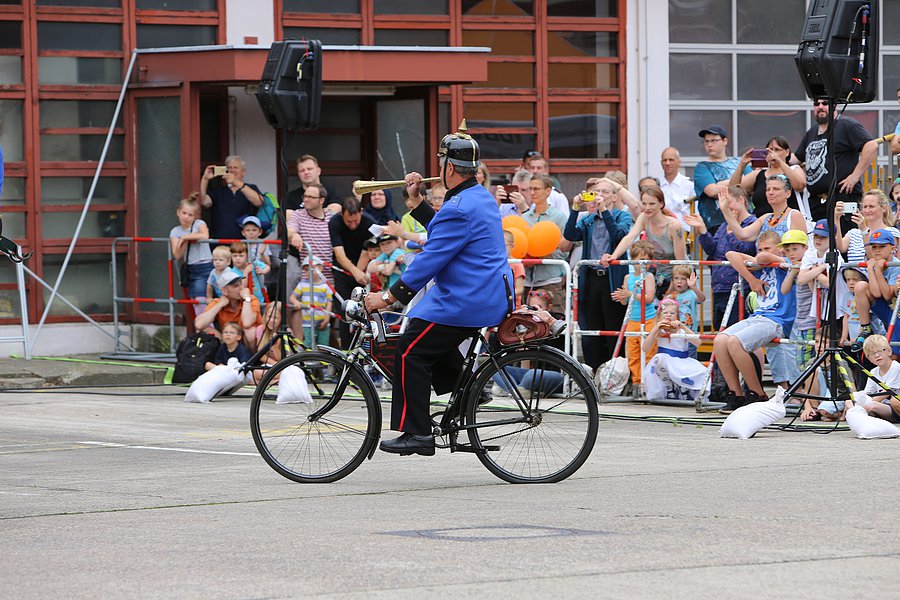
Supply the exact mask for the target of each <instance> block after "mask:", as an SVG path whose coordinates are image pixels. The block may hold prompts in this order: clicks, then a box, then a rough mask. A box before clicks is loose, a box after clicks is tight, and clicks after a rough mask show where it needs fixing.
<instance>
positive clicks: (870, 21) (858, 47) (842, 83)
mask: <svg viewBox="0 0 900 600" xmlns="http://www.w3.org/2000/svg"><path fill="white" fill-rule="evenodd" d="M794 60H795V61H796V62H797V68H798V69H799V70H800V77H801V78H802V79H803V86H804V87H805V88H806V93H807V94H808V95H809V97H810V98H834V99H835V100H836V101H837V102H838V103H839V104H843V103H845V102H849V103H860V102H871V101H872V100H874V99H875V96H876V95H877V93H878V88H877V86H878V2H877V0H870V1H865V0H812V1H811V2H810V3H809V12H808V13H807V15H806V21H805V22H804V24H803V37H802V38H801V41H800V47H799V49H798V50H797V55H796V56H795V57H794Z"/></svg>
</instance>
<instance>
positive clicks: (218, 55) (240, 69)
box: [136, 45, 491, 94]
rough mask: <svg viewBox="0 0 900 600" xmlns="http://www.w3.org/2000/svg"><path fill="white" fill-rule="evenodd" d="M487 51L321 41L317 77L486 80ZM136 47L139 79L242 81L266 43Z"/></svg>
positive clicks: (385, 81) (252, 79)
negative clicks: (327, 43)
mask: <svg viewBox="0 0 900 600" xmlns="http://www.w3.org/2000/svg"><path fill="white" fill-rule="evenodd" d="M490 51H491V49H490V48H480V47H465V46H463V47H445V46H440V47H431V46H427V47H426V46H322V83H323V85H325V86H326V87H327V86H329V85H331V84H338V86H340V84H356V85H359V84H372V85H394V86H413V85H446V84H453V83H471V82H479V81H487V65H488V62H487V58H488V55H489V54H490ZM136 52H137V53H138V59H137V66H138V68H139V71H138V73H139V74H138V80H139V82H141V83H150V84H165V83H173V84H174V83H185V82H190V83H201V84H202V83H216V84H236V85H246V84H248V83H258V82H259V78H260V76H261V75H262V71H263V66H264V65H265V62H266V58H267V56H268V54H269V48H268V47H267V46H250V45H225V46H184V47H174V48H147V49H138V50H137V51H136ZM326 93H327V89H326ZM361 94H364V92H361Z"/></svg>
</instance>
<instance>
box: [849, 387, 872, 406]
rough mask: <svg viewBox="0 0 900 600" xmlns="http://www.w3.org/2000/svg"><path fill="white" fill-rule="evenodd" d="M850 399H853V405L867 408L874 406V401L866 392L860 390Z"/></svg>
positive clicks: (853, 393) (852, 393) (851, 394)
mask: <svg viewBox="0 0 900 600" xmlns="http://www.w3.org/2000/svg"><path fill="white" fill-rule="evenodd" d="M850 397H851V398H853V403H854V404H856V405H857V406H862V407H863V408H866V407H867V406H869V404H872V403H873V402H874V400H872V398H871V397H870V396H869V395H868V394H867V393H866V392H865V390H859V391H856V392H851V393H850Z"/></svg>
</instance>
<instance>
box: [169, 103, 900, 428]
mask: <svg viewBox="0 0 900 600" xmlns="http://www.w3.org/2000/svg"><path fill="white" fill-rule="evenodd" d="M812 115H813V118H814V124H813V126H812V127H811V128H810V129H809V130H808V131H807V132H806V133H805V134H804V136H803V137H802V139H801V140H800V142H799V144H798V145H797V147H796V148H792V147H791V144H790V143H789V141H788V140H787V139H786V138H785V137H783V136H782V135H778V132H772V135H771V137H770V138H769V140H768V141H767V142H766V144H765V147H764V148H759V149H756V148H748V149H746V151H744V152H742V153H741V154H740V155H739V156H729V155H728V148H729V139H728V131H727V130H726V129H725V128H724V127H723V126H721V125H717V124H711V125H709V126H708V127H705V128H704V129H702V130H700V131H699V132H698V135H699V138H700V141H701V142H700V143H701V144H702V148H703V150H704V154H705V159H704V160H701V161H700V162H699V163H698V164H697V165H696V166H695V168H694V170H693V173H692V177H688V176H687V175H686V174H685V173H684V172H683V169H682V168H681V153H680V152H679V149H678V148H675V147H668V148H666V149H665V150H663V152H662V154H661V156H660V162H659V176H658V177H645V178H643V179H641V180H640V181H639V182H638V183H637V185H636V186H635V187H634V188H632V187H631V186H630V185H629V180H628V179H627V177H626V175H625V174H624V173H622V172H620V171H609V172H606V173H602V174H598V175H597V176H592V177H589V178H587V179H586V181H585V182H584V185H583V190H582V191H581V192H580V193H578V194H575V195H574V197H572V198H571V199H570V198H567V196H566V195H565V194H564V193H563V191H562V189H561V185H560V183H559V181H558V180H557V179H556V178H554V177H553V175H552V174H551V163H550V161H549V160H548V159H547V157H545V156H543V155H542V154H540V153H539V152H536V151H529V152H527V153H525V155H524V156H523V158H522V161H521V164H520V165H519V166H518V168H516V169H515V171H514V172H513V173H512V174H511V175H510V176H509V177H504V178H502V179H501V178H498V180H493V179H492V177H491V174H490V172H489V171H488V169H487V168H486V167H485V166H484V165H482V166H480V167H479V169H478V172H477V175H476V179H477V182H478V184H480V185H483V186H484V187H485V188H487V189H488V190H489V191H490V192H491V193H492V194H493V196H494V197H495V198H496V200H497V204H498V215H499V217H500V218H503V217H509V216H517V217H521V218H522V219H524V220H525V221H526V222H527V223H528V224H529V225H532V226H533V225H535V224H538V223H541V222H544V221H549V222H550V223H553V224H554V225H555V226H556V227H557V228H558V229H559V232H560V234H561V235H560V241H559V244H558V246H557V247H556V249H555V250H553V252H551V253H550V254H549V255H547V256H546V257H545V258H549V259H556V260H557V261H568V262H569V263H570V265H572V266H573V267H575V268H576V269H577V275H576V276H577V279H578V295H577V315H578V317H577V318H578V321H579V326H580V327H581V329H583V330H587V331H602V332H607V333H613V334H616V333H619V332H621V331H627V332H638V331H640V332H643V333H644V334H645V335H643V336H627V337H626V338H625V339H626V343H625V344H624V346H625V348H626V355H627V361H628V367H629V369H630V371H631V380H632V382H633V388H632V389H633V393H634V394H635V395H636V396H643V395H644V394H645V393H646V397H647V398H648V399H651V400H652V399H666V398H667V399H675V398H680V399H694V398H695V397H696V394H698V393H701V389H700V386H698V385H696V383H697V381H696V380H697V377H698V373H701V372H702V370H703V368H704V367H703V366H702V364H701V363H699V362H698V361H697V346H698V345H699V344H700V342H699V339H700V338H699V337H698V336H697V335H696V334H698V333H701V328H700V327H701V323H702V322H703V319H701V307H702V306H703V304H705V303H708V304H710V305H711V309H710V310H709V311H707V312H708V313H709V314H711V316H712V319H711V323H709V327H710V328H709V329H708V331H712V332H713V333H715V334H716V335H715V339H714V341H713V352H714V356H715V362H716V366H717V369H716V370H717V372H718V375H719V376H720V378H721V388H722V391H721V394H720V396H719V397H718V398H717V399H719V400H721V401H723V402H724V403H725V408H723V412H730V411H732V410H734V409H736V408H738V407H740V406H742V405H744V404H747V403H750V402H756V401H760V400H765V399H766V393H765V391H764V389H763V386H762V377H761V373H762V365H764V364H766V363H768V365H769V368H770V370H771V374H772V380H773V382H774V383H775V385H778V386H781V387H788V386H789V385H791V384H792V383H793V382H795V381H796V380H797V379H798V378H799V377H800V374H801V372H803V370H804V368H805V367H806V365H807V364H808V363H809V362H810V361H811V360H812V358H813V356H815V354H816V352H815V351H814V346H815V345H816V344H817V343H819V342H820V340H821V338H822V330H821V324H822V322H823V320H824V315H825V314H826V313H827V311H828V310H829V307H828V306H826V305H825V303H824V300H825V298H826V297H827V294H826V293H825V290H827V287H828V285H829V274H828V265H827V264H826V260H825V258H826V252H827V249H828V239H829V235H832V234H833V235H834V236H835V237H836V245H837V248H838V250H839V252H840V253H841V255H842V260H843V262H844V263H845V264H842V265H841V267H840V274H839V277H838V278H837V282H838V288H837V306H836V307H834V309H835V310H836V311H837V315H838V319H839V323H840V332H839V335H840V340H841V342H842V343H844V344H846V346H847V348H848V349H849V350H850V351H853V352H858V353H860V354H861V356H860V360H861V361H862V364H864V365H866V364H867V365H869V366H870V367H871V368H872V369H876V368H877V369H879V373H880V374H882V375H884V377H885V381H883V382H884V383H889V387H894V384H896V387H897V388H900V375H896V373H897V372H900V366H898V365H897V364H896V363H894V362H888V359H885V358H884V357H885V355H886V356H887V357H890V356H891V355H892V354H897V353H896V352H894V350H893V349H892V347H891V343H893V342H897V341H898V340H900V332H898V331H897V330H896V329H895V328H894V327H893V323H892V312H893V304H894V301H895V298H896V296H897V294H898V292H900V281H898V276H900V267H897V266H893V265H891V264H890V263H891V262H892V261H894V260H897V258H896V253H897V251H898V249H897V244H898V242H900V231H898V229H897V228H896V227H895V226H894V225H895V222H896V221H897V217H898V208H900V207H898V202H900V180H898V182H896V183H893V184H892V186H891V187H890V189H887V190H881V189H863V185H862V179H863V175H864V173H865V172H866V170H867V169H868V167H869V165H870V164H871V163H872V161H873V159H874V158H875V156H876V155H877V151H878V144H879V143H880V140H878V139H872V136H870V135H869V133H868V132H867V131H866V130H865V128H864V127H863V126H862V125H861V124H860V123H859V122H857V121H856V120H854V119H853V118H851V117H848V116H844V115H841V114H838V111H837V110H835V114H834V115H833V116H834V118H835V121H834V131H833V132H832V133H833V135H834V156H833V157H830V156H829V155H828V151H829V149H828V146H827V144H826V141H827V137H828V133H829V132H828V127H829V125H828V117H829V115H828V103H827V102H826V101H824V100H821V99H816V100H814V101H813V106H812ZM898 129H900V126H898ZM898 151H900V139H895V140H894V141H893V142H892V143H891V152H893V153H896V152H898ZM225 167H226V169H225V172H224V173H221V172H220V171H219V172H217V169H216V168H215V167H213V166H210V167H208V168H207V169H206V170H205V171H204V173H203V175H202V178H201V180H200V192H199V195H195V196H194V197H192V198H189V199H185V200H182V201H181V203H180V204H179V205H178V208H177V211H176V215H177V218H178V225H177V226H176V227H174V228H173V229H172V231H171V233H170V237H171V244H172V253H173V255H174V257H175V258H176V259H179V260H182V261H183V262H184V264H185V265H186V268H185V269H184V272H185V275H186V279H185V280H183V281H182V284H183V286H184V287H185V289H186V293H187V295H188V297H189V298H192V299H194V300H196V304H195V310H196V315H195V318H194V326H195V327H196V328H197V329H198V330H206V331H209V332H211V333H214V334H215V335H217V336H219V337H221V338H222V339H223V341H224V342H225V343H224V344H223V346H222V350H221V351H220V354H221V357H217V360H218V359H219V358H221V359H222V361H223V362H224V361H227V359H228V358H230V357H232V356H237V357H238V358H241V357H246V356H247V353H250V352H254V351H256V349H257V348H258V347H260V341H261V340H265V341H267V340H269V339H271V338H272V335H273V331H275V330H277V329H278V326H273V322H274V321H275V320H276V319H277V318H280V306H279V310H274V309H271V308H270V309H269V310H267V307H272V306H275V304H276V303H274V302H270V300H273V301H274V300H276V299H277V298H278V297H280V296H278V295H277V290H276V287H277V286H274V285H273V284H274V283H275V282H276V281H277V278H276V277H275V276H274V275H275V273H276V272H277V269H278V268H279V265H278V262H279V261H277V260H273V253H272V252H271V251H270V246H269V245H267V244H265V243H262V242H263V241H264V239H263V238H265V237H266V236H267V235H268V236H269V237H271V238H274V239H277V238H278V232H277V230H275V229H274V228H271V230H270V224H269V223H265V222H264V221H263V220H262V219H261V218H260V217H259V216H257V213H258V212H260V207H262V206H263V205H264V202H265V196H266V195H265V194H263V192H261V191H260V189H259V188H258V187H257V186H256V185H254V184H253V183H251V182H248V181H247V180H246V176H247V174H246V168H245V165H244V162H243V160H242V159H241V158H240V157H238V156H230V157H228V158H227V159H226V160H225ZM296 170H297V175H298V177H299V180H300V185H299V186H298V188H297V189H295V190H292V191H290V192H289V193H288V194H287V196H286V198H285V201H284V205H285V206H284V208H285V209H286V217H287V219H286V223H285V224H284V225H285V230H286V235H287V238H288V242H289V248H288V256H287V260H286V263H285V265H284V267H283V268H285V269H286V279H287V288H288V290H292V292H291V294H290V295H289V299H288V303H287V306H286V308H287V314H288V321H287V323H288V324H289V326H290V329H291V330H292V331H293V332H294V333H295V334H296V335H297V336H298V338H299V337H302V338H303V340H304V344H305V345H306V346H311V345H313V344H314V343H316V344H332V345H342V346H344V347H346V345H347V344H348V343H349V339H350V331H349V325H348V324H347V323H346V322H345V321H343V320H341V319H340V314H339V312H340V309H339V307H340V303H339V301H338V300H339V299H340V298H348V297H349V296H350V293H351V291H352V289H353V288H354V287H356V286H367V287H369V288H370V289H372V290H378V289H382V288H387V287H390V286H391V285H392V284H393V283H394V282H395V281H396V280H397V279H398V278H399V277H400V275H401V274H402V273H403V272H404V270H405V268H406V267H407V266H408V265H409V264H410V263H411V262H412V261H413V260H415V257H416V254H417V253H418V252H420V251H421V250H422V248H424V247H425V246H426V245H427V243H428V232H427V230H426V228H425V227H423V226H422V225H421V224H420V223H418V222H417V221H416V220H415V219H414V218H413V217H412V215H411V214H410V212H409V208H410V205H409V204H408V203H407V211H406V212H404V214H402V215H398V214H397V212H395V203H394V199H393V195H392V191H391V190H379V191H375V192H371V193H367V194H363V195H361V196H357V195H348V196H346V197H342V196H341V195H340V194H339V193H338V192H337V191H336V189H335V188H333V187H331V186H329V185H328V184H326V183H324V182H323V181H322V169H321V167H320V166H319V162H318V160H317V159H316V157H314V156H312V155H309V154H306V155H303V156H301V157H300V158H298V159H297V162H296ZM423 191H424V192H425V193H426V197H427V199H428V202H429V203H430V204H431V206H432V207H433V208H434V210H435V211H439V210H440V208H441V205H442V203H443V201H444V198H445V195H446V194H447V190H446V189H444V188H443V187H442V186H441V185H440V184H438V185H435V186H432V187H431V189H428V190H423ZM403 193H404V195H405V194H406V190H405V189H404V190H403ZM829 193H831V194H833V196H834V199H835V200H836V203H835V214H834V215H833V216H831V215H828V214H826V200H827V199H828V197H829ZM397 207H398V208H399V198H398V204H397ZM202 209H208V211H209V214H210V215H211V218H210V220H209V224H207V223H206V222H205V221H204V220H203V219H201V210H202ZM209 239H219V240H234V241H233V242H231V243H228V244H225V243H223V244H221V245H216V246H214V247H213V248H210V244H208V243H206V241H207V240H209ZM506 241H507V248H508V249H509V251H510V252H512V247H513V236H512V235H511V232H507V240H506ZM701 248H702V251H703V255H704V259H705V260H710V261H719V262H720V263H721V264H719V265H716V266H712V267H711V271H710V277H709V281H708V287H707V289H708V290H709V291H710V292H711V294H710V295H709V296H707V295H706V294H705V293H704V291H703V287H704V286H702V285H701V281H702V279H701V278H700V277H699V273H698V270H697V269H695V268H694V267H692V266H689V265H685V264H678V263H677V262H676V264H674V265H673V264H669V261H684V260H685V259H686V258H688V256H689V253H690V252H692V251H693V252H694V253H695V255H696V254H699V252H698V251H699V249H701ZM583 260H587V261H590V262H589V263H588V264H587V265H584V264H583V263H581V264H579V263H580V261H583ZM634 261H649V262H640V263H635V262H634ZM655 261H662V262H655ZM512 263H513V273H514V277H515V280H516V281H515V290H514V293H515V296H516V299H517V302H519V303H522V302H524V301H526V300H527V301H528V302H532V301H540V302H541V303H542V305H544V306H548V307H553V308H554V309H555V310H562V309H563V308H564V304H565V298H566V287H567V284H568V281H567V278H566V272H565V270H564V268H563V267H562V266H560V263H558V262H557V263H551V264H543V263H538V264H533V263H531V262H528V261H526V264H525V265H522V264H521V263H520V262H519V261H515V260H513V261H512ZM735 289H741V290H742V292H743V294H741V296H742V297H743V296H746V297H747V300H748V301H747V306H746V310H747V312H750V313H751V314H750V316H749V317H748V318H745V319H743V320H739V319H738V315H739V314H740V313H742V312H743V311H742V310H741V307H739V306H737V300H736V294H735V292H734V290H735ZM473 308H477V307H473ZM276 313H279V316H278V317H276V316H275V314H276ZM264 315H268V316H267V317H264ZM726 316H727V320H726ZM301 332H302V333H301ZM676 334H678V335H676ZM672 336H674V337H672ZM779 338H780V339H782V340H788V341H789V343H772V341H773V340H775V339H779ZM581 341H582V347H581V351H582V354H583V357H584V362H585V363H586V364H587V365H588V367H589V368H590V369H591V370H592V371H596V370H597V369H598V368H599V367H601V365H603V364H605V363H607V362H608V361H610V360H611V359H612V358H613V354H614V351H615V349H616V346H617V336H616V335H600V336H596V335H586V336H583V337H582V338H581ZM242 349H243V350H242ZM863 357H865V358H863ZM269 358H271V359H273V360H274V359H277V357H269ZM869 359H871V362H870V360H869ZM698 368H699V369H700V370H698ZM872 369H870V370H872ZM858 375H859V382H858V383H857V385H859V386H860V387H862V386H863V385H865V376H864V375H862V374H858ZM894 380H896V381H894ZM839 387H840V386H839V384H838V382H828V381H827V380H826V378H825V377H824V374H823V373H817V374H815V376H814V377H812V378H811V381H810V383H809V385H807V386H806V387H805V389H806V390H808V391H809V392H810V393H813V394H816V393H821V392H822V391H824V390H830V392H831V393H832V394H833V395H835V396H837V395H838V393H839V391H840V389H839ZM895 402H896V404H895V406H894V407H893V408H892V407H891V404H890V398H889V397H885V398H884V399H883V401H879V402H875V403H872V404H870V405H868V408H867V410H869V409H871V410H869V412H870V414H872V415H874V416H879V417H881V418H886V419H888V420H893V421H895V422H898V421H900V413H898V411H897V410H895V409H900V402H897V401H895ZM842 411H843V407H842V406H841V405H840V403H833V402H832V403H816V402H814V401H809V402H807V403H806V404H805V407H804V411H803V413H802V416H803V418H804V419H834V418H837V417H838V416H840V415H841V413H842Z"/></svg>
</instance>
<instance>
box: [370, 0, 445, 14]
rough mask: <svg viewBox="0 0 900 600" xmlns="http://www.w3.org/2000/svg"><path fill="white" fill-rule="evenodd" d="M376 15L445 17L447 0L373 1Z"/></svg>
mask: <svg viewBox="0 0 900 600" xmlns="http://www.w3.org/2000/svg"><path fill="white" fill-rule="evenodd" d="M374 2H375V14H376V15H446V14H447V0H427V2H423V1H422V0H374Z"/></svg>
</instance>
